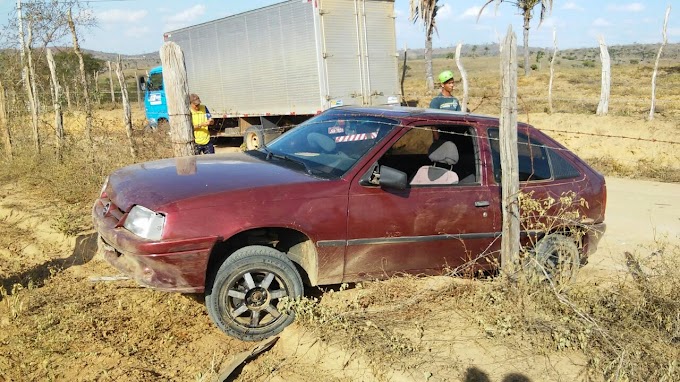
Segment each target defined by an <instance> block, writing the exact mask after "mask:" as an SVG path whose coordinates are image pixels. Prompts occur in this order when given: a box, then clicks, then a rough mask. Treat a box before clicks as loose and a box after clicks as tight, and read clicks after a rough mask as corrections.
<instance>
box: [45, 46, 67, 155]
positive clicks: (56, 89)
mask: <svg viewBox="0 0 680 382" xmlns="http://www.w3.org/2000/svg"><path fill="white" fill-rule="evenodd" d="M46 55H47V65H48V66H49V67H50V79H51V81H52V104H53V106H54V128H55V129H54V132H55V135H56V138H57V142H56V145H57V158H59V159H61V154H62V149H63V147H64V118H63V113H62V111H61V102H60V98H61V86H59V80H58V79H57V67H56V64H55V63H54V57H52V50H51V49H50V48H47V50H46Z"/></svg>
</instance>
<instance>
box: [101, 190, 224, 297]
mask: <svg viewBox="0 0 680 382" xmlns="http://www.w3.org/2000/svg"><path fill="white" fill-rule="evenodd" d="M92 220H93V224H94V228H95V229H96V230H97V232H98V233H99V240H98V250H99V252H100V253H101V254H102V256H103V257H104V259H106V261H107V262H109V263H110V264H111V265H113V266H114V267H115V268H116V269H118V270H119V271H120V272H122V273H124V274H125V275H127V276H130V277H131V278H133V279H134V280H135V281H137V282H138V283H139V284H141V285H143V286H146V287H149V288H154V289H158V290H163V291H172V292H182V293H200V292H203V291H204V290H205V278H206V272H207V268H208V260H209V258H210V252H211V251H212V247H213V246H214V244H215V242H216V241H217V238H216V237H200V238H191V239H185V240H173V241H150V240H146V239H143V238H140V237H139V236H136V235H135V234H133V233H131V232H130V231H128V230H127V229H125V228H123V227H119V226H118V219H116V218H115V217H113V216H111V214H109V213H108V209H107V208H105V205H104V204H103V203H101V201H100V200H97V202H95V205H94V207H93V209H92Z"/></svg>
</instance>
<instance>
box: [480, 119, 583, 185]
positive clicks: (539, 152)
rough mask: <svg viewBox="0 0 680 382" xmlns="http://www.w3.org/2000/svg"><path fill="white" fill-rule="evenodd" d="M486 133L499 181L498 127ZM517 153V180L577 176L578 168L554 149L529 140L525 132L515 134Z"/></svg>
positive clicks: (526, 180) (495, 175) (525, 180)
mask: <svg viewBox="0 0 680 382" xmlns="http://www.w3.org/2000/svg"><path fill="white" fill-rule="evenodd" d="M488 134H489V144H490V146H491V154H492V157H493V158H492V160H493V170H494V178H495V179H496V182H497V183H500V181H501V161H500V148H499V147H500V145H499V141H498V129H489V133H488ZM517 154H518V159H519V180H520V181H521V182H531V181H540V180H548V179H567V178H574V177H577V176H579V172H578V170H577V169H576V168H574V166H573V165H572V164H571V163H569V161H567V160H566V159H564V158H563V157H562V156H561V155H560V154H559V153H557V151H556V150H553V149H550V148H546V147H545V146H544V145H543V144H542V143H540V142H538V141H531V139H530V137H529V136H527V135H526V134H522V133H519V134H518V136H517ZM551 165H552V166H551Z"/></svg>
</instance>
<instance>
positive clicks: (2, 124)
mask: <svg viewBox="0 0 680 382" xmlns="http://www.w3.org/2000/svg"><path fill="white" fill-rule="evenodd" d="M6 101H7V100H6V99H5V87H4V86H3V85H2V81H0V133H2V143H3V146H5V157H7V159H11V158H12V157H13V156H14V153H13V151H12V134H11V132H10V130H9V123H7V107H6V105H7V103H6Z"/></svg>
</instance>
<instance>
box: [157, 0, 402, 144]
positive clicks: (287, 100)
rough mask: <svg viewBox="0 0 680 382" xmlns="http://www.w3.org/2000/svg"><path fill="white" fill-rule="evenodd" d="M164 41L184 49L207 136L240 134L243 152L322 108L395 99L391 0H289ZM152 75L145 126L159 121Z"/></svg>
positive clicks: (168, 35) (167, 36)
mask: <svg viewBox="0 0 680 382" xmlns="http://www.w3.org/2000/svg"><path fill="white" fill-rule="evenodd" d="M164 38H165V40H166V41H173V42H175V43H177V44H178V45H179V46H180V47H181V49H182V51H183V52H184V57H185V63H186V69H187V79H188V83H189V90H190V92H192V93H197V94H198V95H199V96H200V97H201V100H202V102H203V103H204V104H205V105H207V106H208V108H209V109H210V111H211V113H212V115H213V117H214V118H216V124H215V128H216V130H217V131H216V132H215V135H219V136H243V137H244V141H245V143H246V147H247V148H249V149H252V148H256V147H257V146H259V144H261V143H262V142H266V141H268V140H269V139H271V138H273V137H275V136H277V135H278V134H280V133H281V131H283V130H284V129H285V128H286V127H288V126H292V125H295V124H297V123H299V122H301V121H303V120H305V119H307V118H310V117H312V116H314V115H316V114H318V113H320V112H321V111H323V110H325V109H327V108H330V107H334V106H341V105H384V104H399V103H400V102H401V99H402V97H401V93H400V90H399V83H398V78H397V67H398V56H397V50H396V34H395V14H394V0H289V1H284V2H281V3H276V4H273V5H270V6H267V7H263V8H258V9H254V10H251V11H248V12H244V13H240V14H236V15H232V16H228V17H224V18H221V19H218V20H214V21H209V22H206V23H203V24H199V25H194V26H190V27H186V28H183V29H178V30H175V31H170V32H167V33H165V34H164ZM161 71H162V68H156V69H155V70H152V71H151V75H150V77H151V78H153V75H154V73H156V74H159V73H160V72H161ZM160 78H162V76H157V80H156V81H155V83H154V81H149V82H151V83H147V84H146V89H147V102H146V103H147V115H148V117H149V120H150V121H151V122H152V123H154V122H157V121H159V120H162V119H163V118H165V119H166V120H167V108H166V111H165V114H164V115H163V114H162V113H159V112H158V110H159V109H162V107H159V104H160V105H163V104H164V102H163V100H164V95H163V94H155V95H154V94H153V93H154V91H155V92H162V87H163V86H162V83H160V84H159V81H160ZM159 88H160V89H159ZM149 100H152V101H153V103H154V104H155V105H151V104H150V103H149ZM154 108H155V109H156V112H154V111H153V109H154ZM150 111H151V115H149V112H150Z"/></svg>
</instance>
